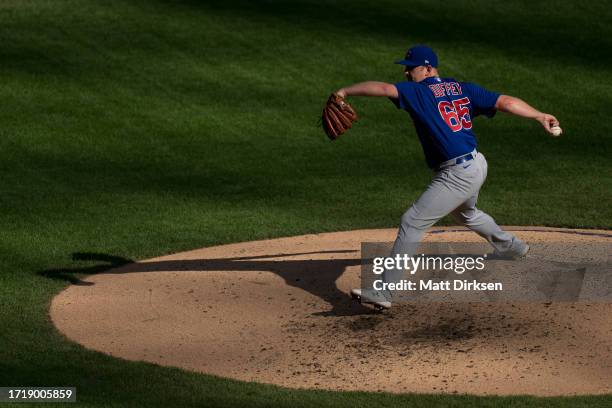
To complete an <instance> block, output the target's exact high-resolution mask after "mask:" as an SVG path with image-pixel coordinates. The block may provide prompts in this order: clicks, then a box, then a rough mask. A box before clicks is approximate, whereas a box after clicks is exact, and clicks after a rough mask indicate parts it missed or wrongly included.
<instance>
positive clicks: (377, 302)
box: [351, 289, 391, 311]
mask: <svg viewBox="0 0 612 408" xmlns="http://www.w3.org/2000/svg"><path fill="white" fill-rule="evenodd" d="M351 297H352V298H353V299H355V300H356V301H358V302H359V303H361V304H368V305H372V306H374V308H376V309H377V310H379V311H382V310H387V309H391V302H389V301H388V300H387V299H386V298H385V297H384V296H383V295H382V294H381V293H380V292H378V291H375V290H373V289H351Z"/></svg>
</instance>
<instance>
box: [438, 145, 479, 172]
mask: <svg viewBox="0 0 612 408" xmlns="http://www.w3.org/2000/svg"><path fill="white" fill-rule="evenodd" d="M475 158H476V149H474V151H473V152H470V153H468V154H464V155H462V156H458V157H455V158H452V159H450V160H447V161H445V162H443V163H440V165H439V166H438V167H437V168H436V170H438V171H439V170H442V169H445V168H447V167H450V166H456V165H458V164H461V163H465V162H468V161H470V160H474V159H475Z"/></svg>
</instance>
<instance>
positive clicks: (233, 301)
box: [51, 227, 612, 395]
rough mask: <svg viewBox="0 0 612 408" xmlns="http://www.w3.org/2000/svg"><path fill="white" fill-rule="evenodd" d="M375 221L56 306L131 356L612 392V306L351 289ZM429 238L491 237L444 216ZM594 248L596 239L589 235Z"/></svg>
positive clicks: (381, 378) (348, 376)
mask: <svg viewBox="0 0 612 408" xmlns="http://www.w3.org/2000/svg"><path fill="white" fill-rule="evenodd" d="M508 229H509V230H512V231H516V234H517V235H518V236H519V237H520V238H522V239H524V240H526V241H528V242H538V241H540V242H541V241H564V242H566V241H573V242H576V243H579V242H581V243H585V242H586V243H588V242H601V241H607V242H612V233H610V232H609V231H580V230H562V229H546V228H524V229H521V228H513V227H509V228H508ZM395 233H396V230H395V229H389V230H361V231H348V232H336V233H328V234H318V235H303V236H298V237H290V238H281V239H273V240H267V241H256V242H245V243H239V244H231V245H223V246H217V247H211V248H203V249H198V250H195V251H189V252H184V253H179V254H174V255H169V256H164V257H160V258H155V259H151V260H146V261H142V262H138V263H135V264H130V265H126V266H124V267H120V268H117V269H114V270H111V271H108V272H105V273H103V274H97V275H92V276H90V277H89V278H88V279H87V281H88V282H91V283H92V284H91V285H80V286H70V287H68V288H67V289H66V290H64V291H63V292H61V293H60V294H59V295H58V296H57V297H56V298H55V299H54V300H53V303H52V305H51V318H52V320H53V322H54V323H55V325H56V326H57V327H58V328H59V330H61V331H62V332H63V333H64V334H65V335H66V336H68V338H70V339H72V340H74V341H76V342H78V343H80V344H82V345H84V346H85V347H87V348H90V349H93V350H98V351H101V352H104V353H107V354H110V355H112V356H115V357H120V358H124V359H128V360H143V361H148V362H152V363H157V364H162V365H169V366H176V367H181V368H184V369H187V370H193V371H198V372H203V373H209V374H215V375H219V376H223V377H231V378H235V379H239V380H246V381H257V382H264V383H273V384H278V385H282V386H287V387H305V388H321V389H332V390H366V391H388V392H396V393H400V392H427V393H439V392H444V393H469V394H479V395H484V394H502V395H504V394H533V395H571V394H602V393H610V392H612V305H611V304H601V303H599V304H585V303H557V304H527V303H522V304H518V303H517V304H490V303H488V304H482V303H481V304H473V303H457V304H448V303H437V304H400V305H397V307H395V308H394V309H392V310H390V311H388V312H385V313H383V314H379V313H376V312H373V311H372V310H370V309H368V308H365V307H363V306H361V305H358V304H356V303H354V302H351V301H350V298H349V296H348V295H347V293H348V291H349V289H350V288H352V287H359V273H360V252H359V248H360V243H361V242H362V241H392V240H393V239H394V237H395ZM425 239H426V240H427V241H436V240H440V241H454V242H460V241H466V242H467V241H478V240H480V238H479V237H478V236H477V235H476V234H474V233H472V232H468V231H465V230H462V229H458V228H450V229H441V228H435V229H433V230H432V231H430V232H429V233H428V234H426V238H425ZM577 248H582V249H580V250H581V251H582V250H584V248H585V245H577Z"/></svg>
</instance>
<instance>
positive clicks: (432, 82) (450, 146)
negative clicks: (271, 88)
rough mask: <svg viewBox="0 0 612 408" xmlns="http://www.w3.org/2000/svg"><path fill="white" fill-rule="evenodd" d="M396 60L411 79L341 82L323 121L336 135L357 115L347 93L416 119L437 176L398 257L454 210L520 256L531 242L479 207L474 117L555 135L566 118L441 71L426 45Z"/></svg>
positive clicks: (377, 296)
mask: <svg viewBox="0 0 612 408" xmlns="http://www.w3.org/2000/svg"><path fill="white" fill-rule="evenodd" d="M396 63H397V64H400V65H403V66H404V76H405V77H406V81H403V82H398V83H396V84H389V83H385V82H375V81H368V82H361V83H357V84H354V85H351V86H347V87H344V88H340V89H339V90H337V91H336V92H334V94H332V97H330V100H329V101H328V107H330V108H329V109H328V108H327V107H326V110H324V112H323V127H324V128H325V131H326V132H327V134H328V136H330V138H332V139H335V138H337V137H339V136H340V135H341V134H342V133H343V132H344V131H346V129H347V128H348V127H350V125H351V122H352V120H356V117H357V116H356V114H355V113H354V111H353V109H352V107H350V105H349V104H348V103H347V102H345V101H344V99H345V98H346V97H348V96H386V97H388V98H390V99H391V101H392V102H393V103H394V104H395V105H396V106H397V108H399V109H403V110H405V111H406V112H408V114H409V115H410V117H411V118H412V122H413V123H414V126H415V128H416V133H417V135H418V138H419V141H420V142H421V145H422V147H423V152H424V154H425V160H426V162H427V165H428V166H429V167H430V168H431V169H432V170H433V171H434V176H433V179H432V180H431V183H430V184H429V186H428V187H427V189H426V190H425V192H424V193H423V194H421V196H420V197H419V198H418V199H417V200H416V201H415V202H414V203H413V204H412V206H411V207H410V208H409V209H408V211H406V212H405V213H404V215H403V216H402V218H401V224H400V226H399V231H398V233H397V238H396V240H395V243H394V245H393V250H392V254H391V256H395V255H396V254H408V255H409V256H411V255H414V253H415V252H416V249H417V246H418V244H419V241H420V240H421V238H422V236H423V233H424V231H425V230H426V229H427V228H429V227H431V226H432V225H434V224H435V223H436V222H437V221H438V220H439V219H441V218H442V217H444V216H446V215H447V214H452V216H453V217H454V218H455V219H456V220H457V221H458V222H460V223H461V224H463V225H465V226H467V227H468V228H470V229H471V230H472V231H474V232H476V233H477V234H479V235H480V236H481V237H483V238H484V239H486V240H487V241H488V242H489V243H490V244H491V245H492V246H493V248H494V250H495V253H496V254H497V255H499V256H503V257H508V258H517V257H522V256H524V255H525V254H527V251H529V246H528V245H527V244H526V243H524V242H523V241H521V240H520V239H518V238H517V237H516V236H514V235H513V234H511V233H509V232H505V231H503V230H502V229H501V228H500V227H499V226H498V225H497V224H496V223H495V221H494V220H493V218H491V216H490V215H488V214H486V213H484V212H482V211H481V210H479V209H478V208H476V201H477V199H478V192H479V190H480V188H481V187H482V185H483V183H484V181H485V179H486V177H487V161H486V159H485V156H484V155H483V154H482V153H480V152H479V151H478V150H477V146H476V137H475V136H474V131H473V129H472V127H473V122H472V121H473V118H475V117H476V116H479V115H485V116H487V117H489V118H491V117H493V116H494V115H495V113H496V112H497V111H498V110H500V111H502V112H509V113H512V114H514V115H518V116H522V117H525V118H530V119H535V120H536V121H538V122H539V123H540V124H541V125H542V127H543V128H544V130H545V131H546V132H548V133H549V134H551V135H553V136H558V135H560V134H561V128H560V127H559V121H558V120H557V119H556V118H555V117H554V116H552V115H549V114H547V113H542V112H540V111H538V110H537V109H535V108H533V107H531V106H530V105H528V104H527V103H526V102H524V101H523V100H521V99H518V98H515V97H512V96H508V95H500V94H498V93H495V92H491V91H489V90H486V89H484V88H482V87H480V86H478V85H476V84H473V83H468V82H461V81H457V80H455V79H453V78H441V77H440V76H439V74H438V70H437V67H438V58H437V56H436V54H435V53H434V51H433V50H432V49H431V48H429V47H427V46H424V45H418V46H415V47H412V48H410V49H409V50H408V52H407V53H406V56H405V58H404V59H402V60H400V61H397V62H396ZM330 104H331V105H333V106H330ZM326 111H327V112H326ZM344 112H346V114H344V115H343V113H344ZM347 118H348V119H347ZM401 279H402V271H398V270H386V271H385V272H384V273H383V281H385V282H399V281H400V280H401ZM351 295H352V296H353V297H355V298H357V299H359V300H360V301H361V302H362V303H371V304H373V305H375V306H376V307H378V308H385V309H388V308H390V307H391V304H392V301H393V294H392V293H391V292H390V291H384V292H383V291H375V290H373V289H353V290H352V291H351Z"/></svg>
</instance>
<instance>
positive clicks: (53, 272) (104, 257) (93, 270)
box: [38, 252, 134, 286]
mask: <svg viewBox="0 0 612 408" xmlns="http://www.w3.org/2000/svg"><path fill="white" fill-rule="evenodd" d="M72 260H73V261H97V262H104V263H101V264H97V265H93V266H83V267H78V268H60V269H46V270H44V271H40V272H38V275H40V276H44V277H47V278H50V279H55V280H61V281H64V282H69V283H71V284H73V285H83V286H87V285H93V283H92V282H87V281H83V280H81V279H80V278H79V277H78V275H95V274H97V273H101V272H104V271H108V270H109V269H113V268H117V267H120V266H123V265H127V264H130V263H133V262H134V261H133V260H131V259H128V258H123V257H120V256H114V255H108V254H100V253H95V252H75V253H73V254H72Z"/></svg>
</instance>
